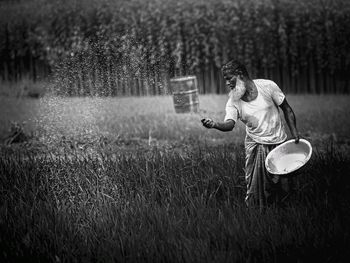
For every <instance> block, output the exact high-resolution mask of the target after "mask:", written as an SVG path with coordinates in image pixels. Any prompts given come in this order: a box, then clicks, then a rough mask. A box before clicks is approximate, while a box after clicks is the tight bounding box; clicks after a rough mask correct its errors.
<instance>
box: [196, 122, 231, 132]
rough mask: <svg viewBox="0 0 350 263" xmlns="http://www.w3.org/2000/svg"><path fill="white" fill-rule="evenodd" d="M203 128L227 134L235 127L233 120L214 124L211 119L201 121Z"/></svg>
mask: <svg viewBox="0 0 350 263" xmlns="http://www.w3.org/2000/svg"><path fill="white" fill-rule="evenodd" d="M202 123H203V126H204V127H206V128H208V129H211V128H214V129H217V130H219V131H223V132H228V131H232V130H233V128H234V127H235V121H234V120H226V121H224V122H215V121H213V120H212V119H202Z"/></svg>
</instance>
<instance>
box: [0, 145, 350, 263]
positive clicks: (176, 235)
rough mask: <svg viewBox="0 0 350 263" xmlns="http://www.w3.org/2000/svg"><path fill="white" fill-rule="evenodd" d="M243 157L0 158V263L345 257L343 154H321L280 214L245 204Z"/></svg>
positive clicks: (220, 151) (217, 153)
mask: <svg viewBox="0 0 350 263" xmlns="http://www.w3.org/2000/svg"><path fill="white" fill-rule="evenodd" d="M242 152H243V151H242V149H241V148H228V147H226V148H222V147H220V148H215V147H214V148H206V147H202V146H199V145H198V146H197V147H194V148H193V149H192V150H191V151H190V152H188V153H187V154H186V155H185V154H177V153H173V152H171V151H167V152H163V153H161V152H160V151H159V149H157V148H153V149H152V150H149V151H147V152H139V153H138V152H134V153H132V154H126V155H123V156H120V157H118V158H117V159H115V158H112V157H111V156H108V155H104V154H101V155H100V156H99V158H96V157H91V156H90V157H89V156H85V157H84V158H78V156H77V157H76V158H73V159H71V158H67V157H64V156H62V157H61V158H59V159H53V158H52V157H50V155H49V154H48V155H46V156H41V157H38V158H34V157H32V158H30V157H29V159H28V156H27V157H26V155H17V156H1V157H0V174H1V175H2V176H1V179H0V180H1V183H0V200H1V206H0V219H1V220H0V230H1V236H0V246H1V247H2V251H1V253H0V256H1V258H2V262H14V261H17V260H18V259H22V260H24V259H26V258H28V259H29V258H30V259H31V260H33V261H35V262H37V261H46V260H49V261H56V262H57V261H60V262H75V261H83V262H96V261H98V262H115V261H117V262H242V261H244V262H245V261H249V262H281V261H283V262H296V261H299V262H307V261H310V260H311V259H312V260H317V261H320V262H340V261H342V260H344V259H346V257H348V256H349V250H348V249H349V241H350V237H349V233H350V232H349V231H350V229H349V225H348V222H349V221H348V220H349V219H350V214H349V204H350V203H349V201H350V200H349V198H348V197H347V196H348V195H346V193H347V191H348V190H349V187H350V182H349V179H348V178H347V177H348V176H347V174H348V173H349V171H350V166H349V163H350V162H349V158H348V156H346V155H344V154H342V153H339V152H336V151H334V149H333V150H332V148H329V149H328V150H326V152H325V153H324V154H321V153H317V154H316V155H315V156H314V157H313V159H312V161H311V163H310V164H309V165H308V166H307V169H306V170H304V172H303V173H301V174H299V175H298V177H296V186H297V189H296V192H295V193H294V194H293V195H292V196H291V197H290V199H289V200H288V201H287V202H286V203H285V207H284V208H281V207H268V208H267V209H266V210H265V211H264V212H260V211H259V210H258V209H256V210H255V209H246V207H245V205H244V201H243V198H244V193H245V185H244V174H243V169H242V168H243V167H242V165H243V154H242ZM232 153H237V154H236V155H235V158H233V156H232ZM24 157H26V158H24Z"/></svg>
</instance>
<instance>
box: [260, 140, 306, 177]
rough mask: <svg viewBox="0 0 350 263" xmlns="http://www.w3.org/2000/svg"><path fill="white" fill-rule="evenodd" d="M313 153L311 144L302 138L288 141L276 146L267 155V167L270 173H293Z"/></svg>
mask: <svg viewBox="0 0 350 263" xmlns="http://www.w3.org/2000/svg"><path fill="white" fill-rule="evenodd" d="M311 154H312V147H311V144H310V143H309V142H308V141H307V140H304V139H300V140H299V143H298V144H296V143H295V141H294V139H292V140H289V141H286V142H284V143H282V144H281V145H279V146H277V147H276V148H274V149H273V150H272V151H271V152H269V154H268V155H267V157H266V160H265V167H266V169H267V171H268V172H269V173H272V174H278V175H284V174H289V173H292V172H294V171H296V170H298V169H299V168H301V167H302V166H304V165H305V164H306V163H307V162H308V161H309V159H310V157H311Z"/></svg>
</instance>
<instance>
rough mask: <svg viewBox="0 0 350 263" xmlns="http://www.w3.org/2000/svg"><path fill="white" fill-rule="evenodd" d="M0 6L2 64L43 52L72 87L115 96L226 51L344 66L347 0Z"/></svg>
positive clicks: (270, 64) (274, 61) (59, 1)
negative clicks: (123, 90) (120, 90)
mask: <svg viewBox="0 0 350 263" xmlns="http://www.w3.org/2000/svg"><path fill="white" fill-rule="evenodd" d="M0 5H1V10H0V17H1V18H0V39H1V42H0V50H1V60H2V61H3V65H2V67H3V68H2V70H1V71H2V72H4V70H5V68H6V63H8V64H11V63H12V62H11V61H13V60H15V59H19V60H20V59H23V58H27V59H28V58H33V59H37V60H41V61H42V62H43V63H45V64H47V65H49V66H50V68H51V69H52V70H54V72H56V73H58V74H57V76H58V77H60V79H59V83H60V84H64V85H62V86H64V87H66V90H65V92H68V93H73V94H80V93H82V94H90V93H93V92H94V91H96V90H97V91H99V93H105V94H113V92H114V93H116V91H115V87H117V88H119V89H123V88H124V86H130V85H134V86H135V85H136V84H135V83H130V81H135V79H140V82H142V83H138V84H137V85H141V86H142V87H143V86H146V88H144V89H146V91H145V93H150V94H151V93H157V89H158V88H159V87H158V86H159V85H163V84H164V83H163V82H162V81H163V79H164V76H165V75H169V74H170V76H174V75H183V74H195V73H197V72H199V71H203V69H204V68H206V67H208V66H209V65H212V64H214V65H215V66H216V67H220V66H221V65H222V63H224V62H225V61H227V60H228V59H229V58H238V59H240V60H242V61H243V62H244V63H246V64H247V65H248V67H249V69H250V70H251V71H252V72H253V73H258V72H262V71H266V70H271V69H274V68H278V67H284V68H287V69H288V70H290V72H291V74H292V75H297V74H300V73H301V71H302V70H303V67H305V66H306V65H309V66H310V67H312V68H313V67H315V70H316V71H317V72H319V73H321V72H325V71H326V72H328V73H330V74H331V75H334V74H335V73H336V72H338V73H339V72H340V73H341V74H343V73H344V72H348V71H349V65H350V54H349V52H348V51H349V50H350V43H349V39H350V27H349V26H348V25H349V24H350V15H349V14H350V4H349V1H346V0H337V1H330V0H329V1H328V0H326V1H324V0H310V1H287V0H263V1H256V0H249V1H241V0H234V1H228V0H223V1H214V0H212V1H202V0H181V1H171V0H151V1H141V0H131V1H126V0H118V1H112V0H104V1H97V0H84V1H82V0H77V1H67V0H51V1H43V0H31V1H19V2H16V3H8V2H5V3H2V4H0ZM9 69H10V67H9V66H7V70H9ZM157 85H158V86H157ZM101 87H104V88H101ZM96 88H97V89H96ZM101 89H102V91H101ZM139 93H140V92H139Z"/></svg>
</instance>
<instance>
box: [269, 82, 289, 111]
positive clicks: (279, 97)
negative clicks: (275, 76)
mask: <svg viewBox="0 0 350 263" xmlns="http://www.w3.org/2000/svg"><path fill="white" fill-rule="evenodd" d="M270 89H271V97H272V100H273V102H274V103H275V104H276V105H277V106H279V105H281V104H282V102H283V100H284V98H285V97H286V96H285V95H284V93H283V92H282V90H281V89H280V88H279V87H278V85H277V84H276V83H275V82H273V81H271V85H270Z"/></svg>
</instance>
